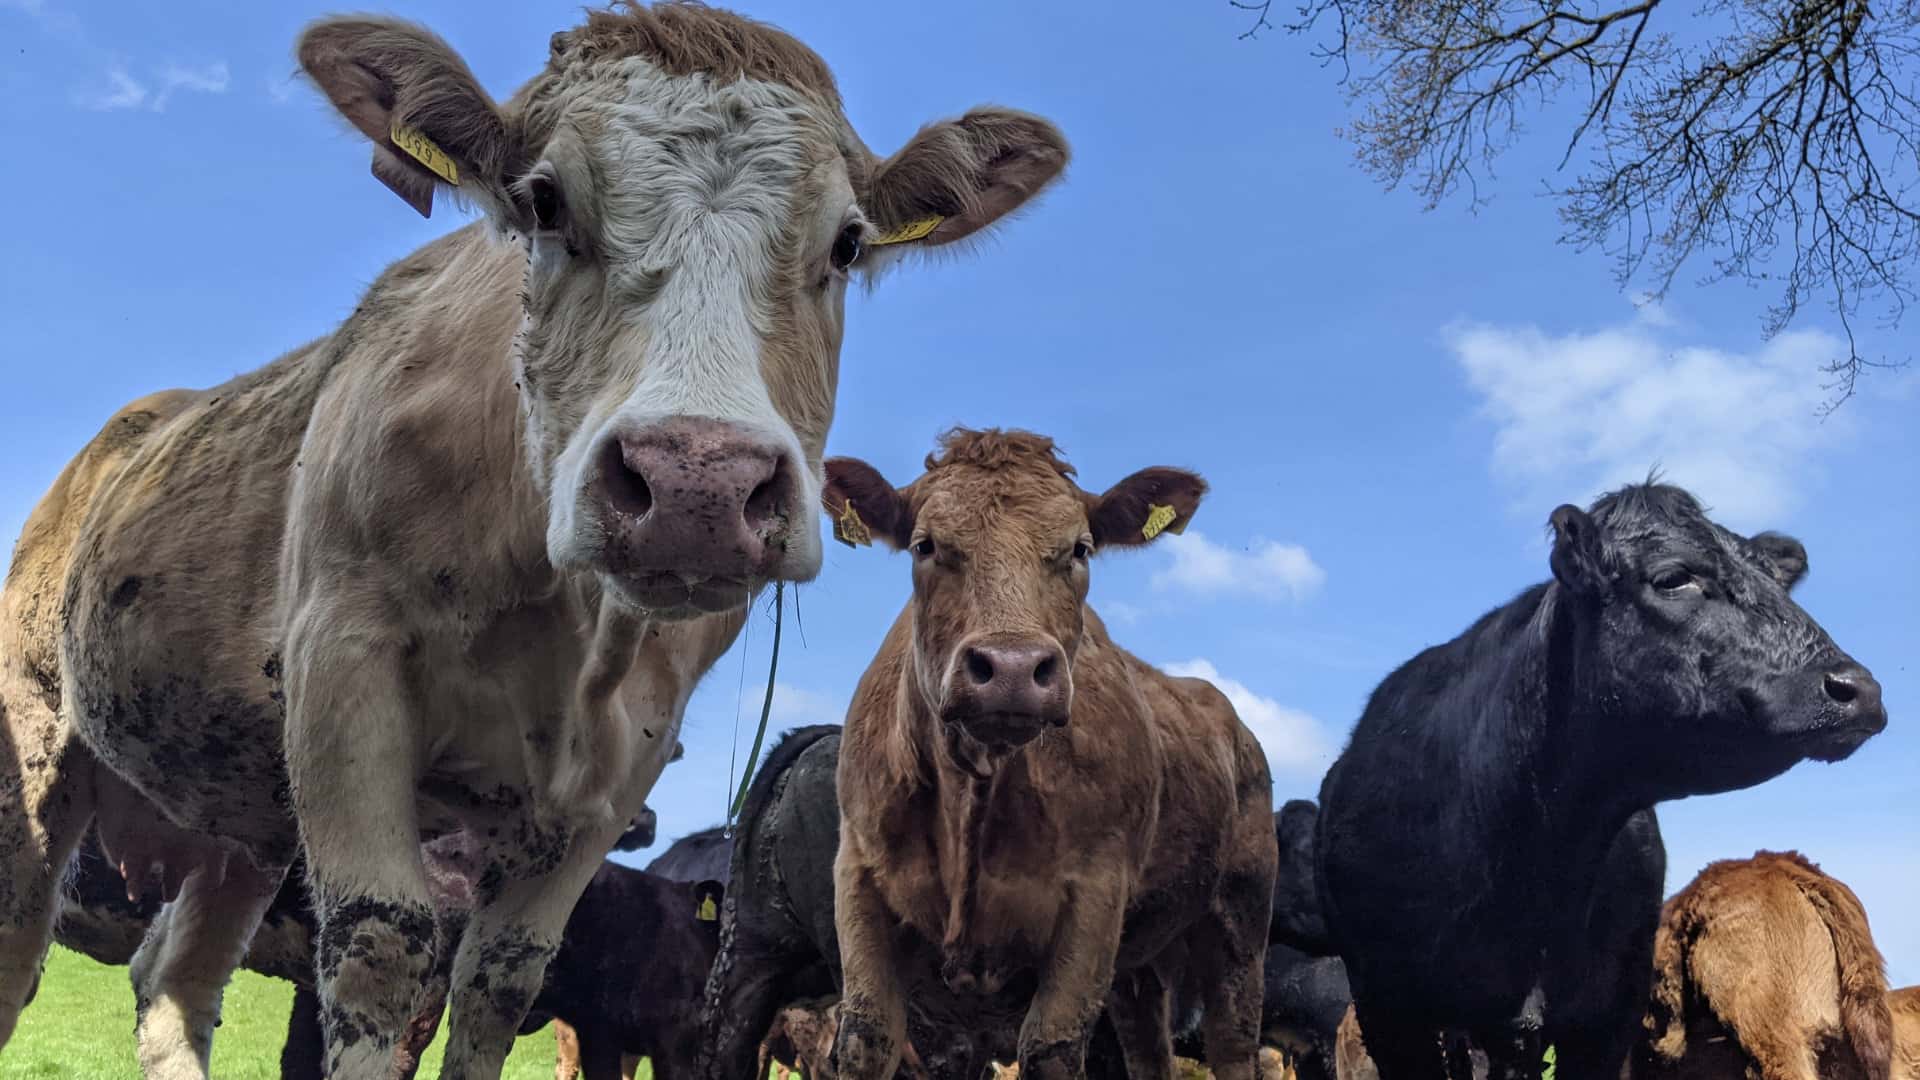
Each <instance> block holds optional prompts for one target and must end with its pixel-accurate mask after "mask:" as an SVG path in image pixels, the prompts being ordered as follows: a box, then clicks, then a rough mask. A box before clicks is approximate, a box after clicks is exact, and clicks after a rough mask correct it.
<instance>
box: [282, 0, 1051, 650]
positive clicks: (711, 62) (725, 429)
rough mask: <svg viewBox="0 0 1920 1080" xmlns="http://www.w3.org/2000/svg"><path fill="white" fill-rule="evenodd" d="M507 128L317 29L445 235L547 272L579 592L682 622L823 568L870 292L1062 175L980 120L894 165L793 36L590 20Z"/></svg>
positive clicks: (538, 422)
mask: <svg viewBox="0 0 1920 1080" xmlns="http://www.w3.org/2000/svg"><path fill="white" fill-rule="evenodd" d="M549 52H550V56H549V60H548V64H547V67H546V69H545V70H544V71H543V72H542V73H541V74H540V75H539V76H537V77H536V78H535V79H534V80H533V81H531V82H529V83H528V84H527V85H526V87H524V88H523V89H522V90H521V91H520V92H519V93H518V94H516V95H515V96H514V98H513V99H512V100H511V101H510V102H508V103H507V104H506V105H504V106H500V105H496V104H495V103H494V101H493V100H492V99H491V98H490V97H489V96H488V95H487V94H486V92H485V91H484V90H482V89H481V87H480V85H479V83H478V81H477V80H475V79H474V78H473V75H472V73H471V72H470V71H468V70H467V68H466V65H465V64H464V63H463V62H461V60H460V58H459V56H458V55H456V54H455V53H454V52H453V50H452V49H450V48H449V47H448V46H447V45H446V43H445V42H442V41H441V40H440V39H439V38H437V37H434V36H433V35H432V34H431V33H429V32H428V31H426V30H424V29H422V28H420V27H418V26H413V25H411V24H408V23H402V22H396V21H393V20H387V19H373V18H339V19H328V20H323V21H321V22H319V23H316V24H314V25H313V26H311V27H309V28H308V29H307V31H306V32H305V33H304V34H303V35H302V37H301V40H300V46H299V53H300V62H301V65H302V66H303V67H304V68H305V69H306V70H307V72H308V73H309V74H310V75H312V77H313V78H314V80H315V81H316V82H317V83H319V85H320V86H321V88H322V89H323V90H325V91H326V94H327V96H328V98H329V99H330V100H331V101H332V102H333V104H334V105H335V107H337V108H338V109H339V110H340V112H341V113H342V115H344V116H345V117H346V118H347V119H348V120H350V121H352V123H353V124H354V125H355V126H356V127H358V128H359V129H360V130H361V131H362V132H363V133H365V134H366V135H367V136H368V137H369V138H370V139H372V140H373V142H374V173H375V175H376V176H378V177H379V178H380V179H381V180H382V181H383V182H385V183H386V184H387V185H388V186H389V187H391V188H392V189H393V190H394V191H395V192H397V193H399V194H400V195H401V197H402V198H404V199H406V201H407V202H408V203H409V205H412V206H414V207H415V208H416V209H419V210H421V211H422V212H427V211H428V210H429V209H430V208H431V206H432V203H433V197H434V193H435V190H436V188H437V187H445V186H448V185H451V186H454V187H456V188H457V190H458V191H459V192H460V193H461V194H463V195H465V196H466V197H468V198H470V199H471V200H472V201H473V202H475V203H476V204H478V205H480V206H481V207H483V208H484V209H485V210H486V211H487V213H488V215H489V217H490V218H492V220H493V222H494V224H495V225H496V226H497V228H498V230H499V231H500V232H501V233H502V234H504V235H509V236H513V237H516V238H518V239H519V241H520V242H522V243H524V244H525V245H526V252H527V270H526V280H525V289H524V296H523V303H524V308H525V310H524V318H523V323H522V328H521V333H520V334H519V337H518V339H517V341H516V344H515V349H514V356H513V365H514V375H515V377H516V379H517V380H518V384H519V390H520V395H521V401H522V404H523V407H524V412H525V424H524V438H525V447H524V449H525V452H526V455H527V458H528V462H529V465H530V466H531V469H532V472H533V474H534V476H535V477H536V478H537V481H538V483H539V484H540V485H541V486H542V488H543V490H544V492H545V494H546V496H547V500H548V520H547V551H548V555H549V557H550V559H551V560H552V562H553V563H554V565H555V566H557V567H560V568H562V569H567V570H573V571H577V572H587V573H592V574H595V575H597V576H598V577H599V579H600V580H601V582H602V583H603V585H605V586H606V593H607V594H608V595H610V596H612V597H614V598H616V599H617V600H619V601H623V602H625V603H627V604H630V605H632V606H634V607H637V608H641V609H644V610H646V611H649V612H651V613H653V614H655V615H659V616H663V617H686V616H693V615H698V614H702V613H706V612H717V611H728V610H734V609H737V608H739V607H741V606H742V605H744V604H745V603H746V602H747V600H748V598H749V597H751V596H752V595H753V592H754V590H755V589H757V588H758V587H759V586H760V585H762V584H764V583H766V582H768V581H772V580H802V579H806V578H810V577H812V576H813V575H814V574H815V573H817V572H818V570H819V568H820V541H819V527H818V524H817V520H816V514H817V509H816V508H817V506H818V504H819V487H820V480H819V478H820V474H821V464H820V459H821V453H822V451H823V449H824V446H825V442H826V435H827V427H828V425H829V424H830V423H831V422H832V420H833V402H834V391H835V386H836V383H837V381H838V374H839V372H838V363H839V352H840V337H841V319H842V311H843V306H844V301H845V294H846V284H847V275H848V273H849V272H850V271H854V270H857V269H858V268H859V267H860V265H861V263H862V258H863V256H864V254H865V251H866V249H867V248H868V247H869V246H874V245H879V244H881V243H882V242H883V241H884V242H886V243H888V244H889V245H892V246H889V247H888V250H889V251H899V250H906V249H909V248H916V247H932V246H938V245H941V244H947V243H951V242H953V241H956V240H960V239H964V238H966V237H969V236H972V235H973V234H975V233H977V232H978V231H979V230H981V229H983V228H986V227H987V226H989V225H991V224H993V223H994V222H995V221H997V220H999V219H1000V218H1001V217H1003V216H1004V215H1006V214H1007V213H1009V212H1010V211H1012V210H1014V209H1016V208H1018V207H1019V206H1021V205H1022V204H1024V203H1026V202H1027V201H1028V200H1029V199H1031V198H1032V197H1033V196H1034V195H1035V194H1037V193H1038V192H1039V191H1040V190H1041V189H1042V188H1043V187H1045V186H1046V185H1047V184H1048V183H1050V182H1052V181H1053V180H1054V179H1055V178H1056V177H1058V176H1059V175H1060V172H1061V170H1062V169H1063V168H1064V167H1065V165H1066V160H1067V148H1066V143H1065V141H1064V140H1063V139H1061V137H1060V133H1059V132H1058V131H1056V130H1055V129H1054V128H1053V126H1052V125H1051V124H1048V123H1047V122H1046V121H1044V120H1040V119H1038V118H1037V117H1033V116H1028V115H1026V114H1023V113H1016V112H1012V111H1009V110H1004V109H977V110H975V111H973V112H971V113H968V114H967V115H965V116H963V117H961V118H960V119H957V120H948V121H942V122H940V123H936V124H932V125H929V126H928V127H926V128H924V129H922V130H921V131H920V133H919V134H917V135H915V136H914V138H913V139H912V140H911V141H910V142H909V143H908V144H907V145H906V146H905V147H904V148H902V149H901V150H900V151H899V152H898V153H896V154H895V155H893V156H892V157H890V158H887V159H885V160H879V159H876V158H874V157H873V155H871V154H870V153H869V152H868V151H867V149H866V148H865V146H864V145H862V144H861V142H860V140H859V138H858V137H857V136H856V135H855V134H854V132H853V130H852V128H851V126H849V124H848V123H847V120H846V117H845V115H844V113H843V112H842V109H841V105H840V99H839V94H838V91H837V90H836V89H835V88H834V85H833V78H832V76H831V74H830V73H829V72H828V71H827V68H826V65H825V64H824V63H823V62H822V61H821V60H820V58H819V57H818V56H816V55H814V54H813V53H812V52H811V51H810V50H808V49H807V48H806V47H805V46H804V45H802V44H800V43H799V42H797V41H795V40H793V39H792V38H790V37H788V36H787V35H786V34H784V33H782V32H780V31H779V30H776V29H774V28H772V27H768V26H765V25H762V24H759V23H754V22H751V21H749V20H745V19H741V18H740V17H738V16H736V15H732V14H729V13H727V12H724V11H716V10H714V9H711V8H705V7H699V6H695V5H678V4H665V5H658V6H655V7H652V8H640V7H629V8H621V9H618V10H615V11H611V12H595V13H592V14H591V15H590V16H589V18H588V21H587V24H586V25H584V26H582V27H579V28H577V29H575V30H572V31H568V32H565V33H561V34H556V35H554V38H553V40H552V41H551V43H550V48H549Z"/></svg>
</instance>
